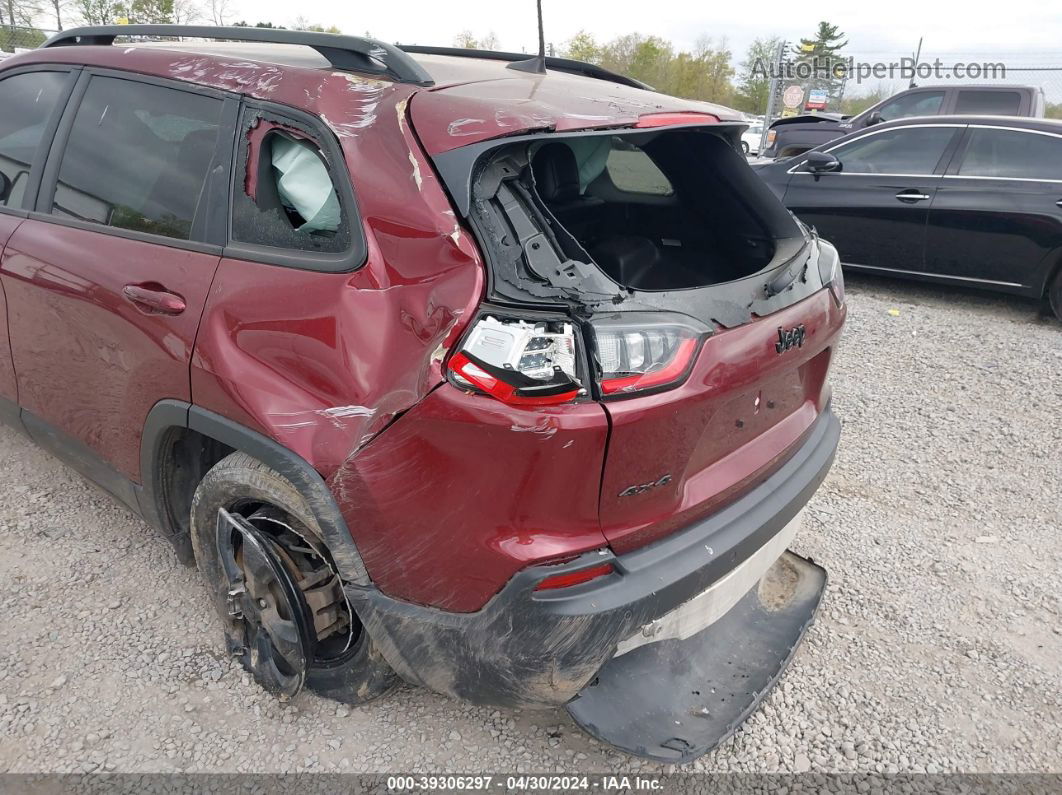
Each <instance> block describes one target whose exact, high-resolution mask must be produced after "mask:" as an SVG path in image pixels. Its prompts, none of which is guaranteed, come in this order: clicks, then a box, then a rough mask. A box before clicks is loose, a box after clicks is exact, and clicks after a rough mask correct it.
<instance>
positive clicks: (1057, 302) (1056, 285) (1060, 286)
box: [1047, 268, 1062, 320]
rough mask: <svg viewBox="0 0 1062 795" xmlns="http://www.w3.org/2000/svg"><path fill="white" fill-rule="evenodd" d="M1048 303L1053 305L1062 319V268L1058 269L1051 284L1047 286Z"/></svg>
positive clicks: (1053, 310)
mask: <svg viewBox="0 0 1062 795" xmlns="http://www.w3.org/2000/svg"><path fill="white" fill-rule="evenodd" d="M1047 303H1048V304H1050V305H1051V311H1052V312H1054V313H1055V317H1057V318H1058V319H1059V320H1062V268H1059V269H1058V272H1057V273H1056V274H1055V278H1054V280H1053V281H1052V282H1051V286H1050V287H1048V288H1047Z"/></svg>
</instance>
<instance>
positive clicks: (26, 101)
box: [0, 72, 67, 207]
mask: <svg viewBox="0 0 1062 795" xmlns="http://www.w3.org/2000/svg"><path fill="white" fill-rule="evenodd" d="M66 79H67V75H66V73H64V72H35V73H31V74H20V75H14V76H13V77H9V78H7V79H6V80H0V207H20V206H21V205H22V198H23V196H24V195H25V191H26V184H27V182H28V181H29V174H30V167H31V166H32V165H33V157H34V155H35V154H36V153H37V147H38V146H40V143H41V137H42V136H43V135H44V128H45V127H46V126H47V124H48V120H49V119H50V118H51V115H52V113H53V112H54V111H55V106H56V104H57V103H58V101H59V97H60V96H61V94H62V90H63V84H64V83H65V82H66Z"/></svg>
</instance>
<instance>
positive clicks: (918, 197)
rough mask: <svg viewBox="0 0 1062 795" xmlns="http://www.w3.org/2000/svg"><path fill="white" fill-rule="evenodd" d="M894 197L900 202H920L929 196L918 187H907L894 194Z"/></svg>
mask: <svg viewBox="0 0 1062 795" xmlns="http://www.w3.org/2000/svg"><path fill="white" fill-rule="evenodd" d="M896 198H897V199H899V200H900V201H902V202H921V201H925V200H926V199H928V198H929V194H928V193H922V192H921V191H920V190H918V188H908V189H907V190H902V191H900V192H899V193H897V194H896Z"/></svg>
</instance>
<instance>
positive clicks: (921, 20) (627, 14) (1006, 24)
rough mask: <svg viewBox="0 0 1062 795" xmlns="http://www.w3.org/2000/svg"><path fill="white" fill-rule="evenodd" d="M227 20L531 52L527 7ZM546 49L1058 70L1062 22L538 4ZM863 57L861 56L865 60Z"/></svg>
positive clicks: (276, 1) (299, 6)
mask: <svg viewBox="0 0 1062 795" xmlns="http://www.w3.org/2000/svg"><path fill="white" fill-rule="evenodd" d="M229 2H230V5H231V8H232V9H233V12H232V17H233V20H232V21H236V20H238V19H241V18H244V19H246V20H247V21H248V22H251V23H252V24H253V23H254V22H257V21H259V20H262V21H265V20H270V21H273V22H276V23H279V24H291V22H293V21H294V19H295V17H296V16H299V15H301V16H303V17H305V18H306V19H307V20H309V21H310V22H315V23H321V24H324V25H329V24H334V25H337V26H338V27H340V28H342V29H343V31H344V32H347V33H354V34H364V33H365V32H366V31H369V32H371V33H372V35H373V36H375V37H377V38H381V39H384V40H387V41H392V42H393V41H401V42H403V43H415V44H439V45H451V44H452V43H453V39H454V37H455V36H456V35H457V34H458V33H459V32H461V31H462V30H470V31H472V33H473V34H475V35H477V36H482V35H485V34H487V33H488V32H491V31H493V32H494V33H496V34H497V36H498V39H499V44H500V47H501V48H502V49H509V50H515V51H521V50H533V49H535V48H536V42H537V38H536V28H535V11H534V9H535V3H534V0H458V1H457V2H453V1H452V0H451V2H438V1H436V2H421V1H420V0H394V1H392V2H388V3H380V2H376V3H359V2H338V0H299V2H297V3H293V2H291V0H229ZM543 6H544V16H545V21H546V40H547V41H551V42H553V43H554V44H556V45H557V46H558V47H559V46H560V45H562V44H563V42H564V41H566V40H568V39H570V38H571V37H572V36H573V35H574V34H575V33H577V32H578V31H579V30H586V31H588V32H590V33H592V34H593V35H594V36H595V37H596V38H597V39H598V40H608V39H611V38H613V37H615V36H620V35H623V34H626V33H632V32H638V33H642V34H646V35H649V34H655V35H658V36H662V37H664V38H666V39H670V40H671V41H672V42H674V43H675V44H676V45H677V46H679V47H680V48H689V47H692V46H693V44H694V43H695V42H696V41H697V39H698V38H700V37H702V36H709V37H713V38H715V39H717V40H718V39H721V38H725V39H726V40H727V42H728V44H729V46H730V48H731V50H732V52H733V54H734V61H735V63H737V62H739V61H740V60H741V59H742V56H743V55H744V52H745V49H746V48H747V47H748V44H749V42H751V41H752V40H753V39H754V38H756V37H759V36H772V35H778V36H783V37H785V38H787V39H791V40H795V39H797V38H799V37H801V36H809V35H811V33H812V31H813V30H814V29H815V27H816V25H817V23H818V22H819V20H827V21H829V22H831V23H833V24H836V25H839V26H840V28H841V30H842V31H844V32H845V33H846V34H848V36H849V39H850V41H851V45H850V47H849V50H850V51H851V53H852V54H857V55H859V56H861V57H869V56H880V57H881V58H885V57H886V55H887V54H891V53H895V54H896V56H897V57H898V56H900V55H904V54H911V53H913V51H914V48H915V46H916V45H917V43H918V38H919V36H925V37H926V44H925V49H926V50H929V51H931V54H954V55H955V57H956V58H957V57H959V56H960V55H961V56H964V57H968V58H969V57H972V56H977V57H978V58H980V57H981V56H982V54H993V55H994V54H1003V55H1004V56H1009V55H1013V56H1014V60H1021V61H1022V62H1023V63H1028V62H1029V61H1030V59H1031V58H1032V59H1035V60H1037V65H1041V62H1043V61H1044V58H1045V57H1047V58H1048V60H1051V58H1050V55H1049V54H1050V53H1052V52H1054V53H1057V56H1056V57H1055V58H1054V61H1055V65H1062V48H1060V47H1059V41H1062V13H1060V11H1059V8H1058V5H1057V0H1009V2H1007V3H1006V4H1005V5H1001V4H1000V3H998V2H993V3H987V2H977V0H974V1H973V2H971V1H970V0H967V1H966V2H963V3H961V4H960V3H956V2H945V3H941V2H937V3H930V2H924V0H923V2H918V3H910V2H887V3H883V2H852V0H810V1H809V0H805V2H793V1H792V0H784V2H783V0H744V1H741V0H739V1H738V2H714V3H713V2H705V0H700V1H699V2H690V0H653V1H652V2H646V0H637V2H635V1H634V0H543ZM864 54H866V55H865V56H864Z"/></svg>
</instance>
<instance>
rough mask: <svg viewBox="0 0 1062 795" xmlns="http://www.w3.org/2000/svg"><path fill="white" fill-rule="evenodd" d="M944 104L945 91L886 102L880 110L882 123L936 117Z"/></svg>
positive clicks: (922, 93)
mask: <svg viewBox="0 0 1062 795" xmlns="http://www.w3.org/2000/svg"><path fill="white" fill-rule="evenodd" d="M943 102H944V92H943V91H919V92H917V93H914V94H905V95H904V96H902V97H896V99H894V100H891V101H890V102H886V103H885V104H884V105H882V106H881V107H880V108H879V109H878V113H879V114H881V120H882V121H892V120H893V119H907V118H910V117H911V116H936V115H937V114H938V113H940V106H941V104H943Z"/></svg>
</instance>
